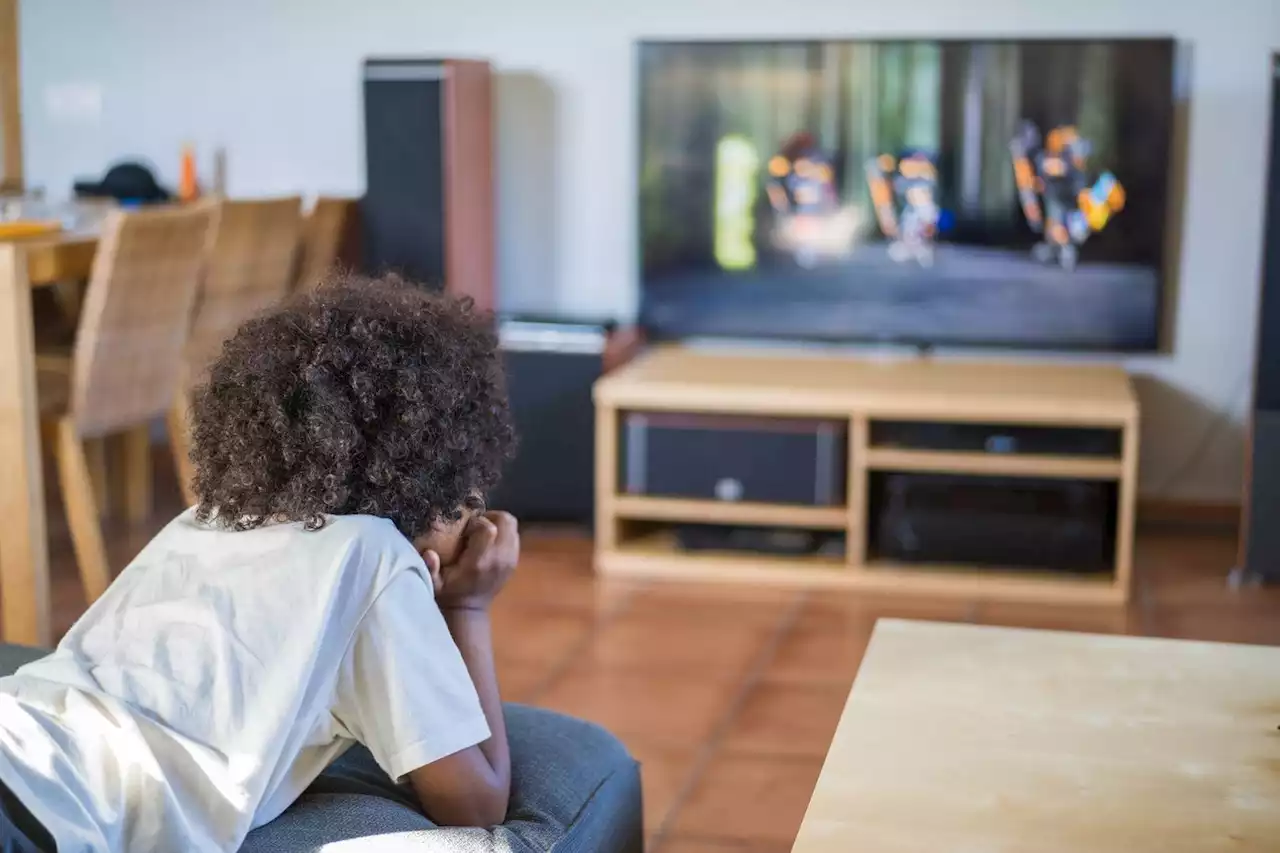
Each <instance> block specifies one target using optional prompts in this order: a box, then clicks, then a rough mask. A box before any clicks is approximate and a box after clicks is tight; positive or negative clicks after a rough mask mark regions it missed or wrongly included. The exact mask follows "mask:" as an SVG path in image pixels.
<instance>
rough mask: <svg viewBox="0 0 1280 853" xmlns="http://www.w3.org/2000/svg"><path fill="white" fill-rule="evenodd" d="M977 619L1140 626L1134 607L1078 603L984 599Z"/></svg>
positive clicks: (1107, 630) (1120, 629) (1112, 628)
mask: <svg viewBox="0 0 1280 853" xmlns="http://www.w3.org/2000/svg"><path fill="white" fill-rule="evenodd" d="M973 621H974V622H977V623H980V624H982V625H1002V626H1006V627H1010V628H1042V629H1044V630H1048V631H1083V632H1085V633H1089V634H1133V633H1136V632H1137V631H1138V630H1139V625H1138V613H1137V609H1136V608H1134V607H1112V606H1100V607H1076V606H1064V605H1054V604H1012V603H1008V602H996V601H989V602H982V603H981V604H979V605H978V608H977V611H976V612H975V614H974V618H973Z"/></svg>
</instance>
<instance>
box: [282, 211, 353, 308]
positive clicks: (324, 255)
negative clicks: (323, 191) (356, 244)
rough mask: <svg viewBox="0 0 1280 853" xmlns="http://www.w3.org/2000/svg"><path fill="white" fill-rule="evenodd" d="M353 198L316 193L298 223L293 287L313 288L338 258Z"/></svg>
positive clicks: (299, 288)
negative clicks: (297, 247) (302, 220)
mask: <svg viewBox="0 0 1280 853" xmlns="http://www.w3.org/2000/svg"><path fill="white" fill-rule="evenodd" d="M353 204H354V202H353V201H352V200H351V199H349V198H341V197H338V196H320V197H319V198H317V199H316V203H315V204H314V205H313V206H312V208H311V212H310V213H309V214H307V218H306V220H305V222H304V223H303V226H302V246H301V248H300V250H299V252H298V274H297V277H296V279H295V281H294V288H295V289H296V290H314V289H315V288H316V287H317V286H318V285H319V284H320V283H321V282H322V281H324V279H325V276H327V275H328V274H329V272H330V271H331V270H332V269H333V267H334V265H335V264H336V263H337V261H338V249H339V247H340V246H341V244H342V232H343V229H344V228H345V227H346V224H347V216H348V212H349V211H350V210H351V207H352V205H353Z"/></svg>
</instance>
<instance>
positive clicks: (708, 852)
mask: <svg viewBox="0 0 1280 853" xmlns="http://www.w3.org/2000/svg"><path fill="white" fill-rule="evenodd" d="M790 851H791V844H790V843H786V844H771V843H768V842H764V843H758V842H757V843H753V842H750V841H741V840H737V841H735V840H733V839H731V838H674V837H673V838H667V839H665V840H663V841H662V842H661V843H659V844H658V849H657V851H656V853H790Z"/></svg>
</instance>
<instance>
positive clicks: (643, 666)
mask: <svg viewBox="0 0 1280 853" xmlns="http://www.w3.org/2000/svg"><path fill="white" fill-rule="evenodd" d="M774 633H775V628H774V626H773V625H772V624H766V623H765V622H763V621H761V622H755V621H752V620H747V621H744V622H735V621H732V620H729V619H722V618H716V617H711V618H706V619H698V618H689V617H688V614H686V613H683V612H682V613H658V612H655V611H654V608H651V607H644V608H641V609H639V610H634V609H631V608H628V609H627V610H625V611H623V612H622V613H620V614H619V615H618V616H616V617H614V618H613V619H612V620H610V621H609V623H608V624H607V625H605V626H603V627H602V628H601V630H600V631H599V632H598V633H597V634H596V635H595V636H594V637H593V638H592V641H591V643H590V645H589V646H588V647H587V648H586V649H585V651H584V654H585V657H586V659H587V660H589V661H591V662H592V663H594V664H597V665H600V666H605V667H617V668H619V669H635V670H646V671H656V672H666V673H672V674H682V673H683V674H692V675H695V676H698V677H703V678H715V679H717V680H721V681H736V680H738V679H740V678H742V676H743V675H744V673H745V672H746V671H747V669H748V668H749V666H750V665H751V663H752V662H753V661H755V660H757V659H758V658H759V656H760V655H761V653H762V652H763V651H764V650H765V648H766V646H767V645H768V643H769V642H770V641H771V640H772V639H773V637H774Z"/></svg>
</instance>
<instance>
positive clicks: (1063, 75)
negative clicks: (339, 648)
mask: <svg viewBox="0 0 1280 853" xmlns="http://www.w3.org/2000/svg"><path fill="white" fill-rule="evenodd" d="M1173 64H1174V42H1173V41H1172V40H1167V39H1164V40H1157V39H1141V40H1090V41H1081V40H1073V41H806V42H769V43H760V42H751V43H688V42H645V43H643V44H642V45H641V47H640V99H641V100H640V145H639V160H640V162H639V168H640V174H639V183H638V190H639V229H640V247H639V249H640V255H641V288H642V293H641V321H642V323H643V325H644V326H645V327H646V328H647V329H648V330H649V331H650V333H651V334H652V335H654V336H656V337H659V338H673V337H675V338H683V337H695V336H697V337H701V336H713V337H714V336H725V337H734V338H752V337H773V338H788V339H808V340H822V341H833V342H836V341H838V342H847V341H886V342H895V343H906V344H920V345H940V346H950V345H981V346H1012V347H1026V348H1047V349H1101V350H1111V351H1140V350H1150V349H1154V348H1155V347H1156V346H1157V343H1158V341H1157V338H1158V330H1159V324H1160V302H1161V267H1162V261H1163V258H1164V235H1165V206H1166V196H1167V187H1166V185H1167V178H1168V172H1169V163H1168V159H1169V143H1170V140H1169V137H1170V133H1171V131H1172V120H1173V119H1172V117H1173V91H1172V89H1173Z"/></svg>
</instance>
